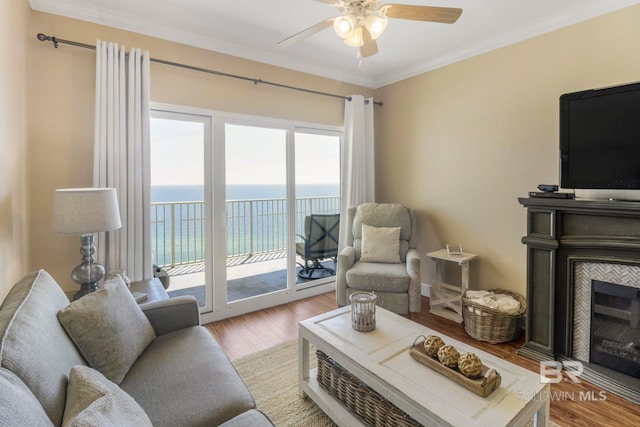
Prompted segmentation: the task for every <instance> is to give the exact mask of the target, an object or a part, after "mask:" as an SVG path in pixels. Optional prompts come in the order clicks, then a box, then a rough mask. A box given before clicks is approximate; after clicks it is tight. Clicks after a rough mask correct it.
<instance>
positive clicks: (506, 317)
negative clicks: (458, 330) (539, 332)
mask: <svg viewBox="0 0 640 427" xmlns="http://www.w3.org/2000/svg"><path fill="white" fill-rule="evenodd" d="M490 292H493V293H495V294H506V295H510V296H512V297H513V298H515V299H516V300H517V301H518V302H519V303H520V310H519V311H518V312H517V313H514V314H506V313H503V312H501V311H499V310H495V309H493V308H489V307H487V306H485V305H482V304H478V303H476V302H473V301H471V300H470V299H468V298H467V297H466V292H465V294H463V295H462V317H463V319H464V330H465V331H466V332H467V333H468V334H469V335H470V336H471V337H473V338H475V339H477V340H479V341H487V342H489V343H491V344H498V343H502V342H508V341H513V340H515V339H516V338H518V337H519V336H520V334H521V332H522V330H521V327H520V319H521V318H522V315H523V314H524V312H525V310H526V308H527V306H526V302H525V299H524V298H523V297H522V296H520V295H518V294H516V293H513V292H509V291H505V290H501V289H493V290H491V291H490Z"/></svg>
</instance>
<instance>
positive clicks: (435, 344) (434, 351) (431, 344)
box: [424, 335, 444, 357]
mask: <svg viewBox="0 0 640 427" xmlns="http://www.w3.org/2000/svg"><path fill="white" fill-rule="evenodd" d="M443 345H444V341H442V338H440V337H439V336H437V335H429V336H428V337H427V339H426V340H424V351H425V353H427V354H428V355H429V356H431V357H437V356H438V350H440V347H442V346H443Z"/></svg>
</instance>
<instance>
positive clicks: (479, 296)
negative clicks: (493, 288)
mask: <svg viewBox="0 0 640 427" xmlns="http://www.w3.org/2000/svg"><path fill="white" fill-rule="evenodd" d="M465 296H466V297H467V298H468V299H469V300H470V301H472V302H474V303H476V304H480V305H483V306H485V307H489V308H492V309H494V310H498V311H500V312H502V313H505V314H516V313H518V311H519V310H520V301H518V300H517V299H515V298H514V297H512V296H511V295H506V294H495V293H493V292H490V291H467V292H466V294H465Z"/></svg>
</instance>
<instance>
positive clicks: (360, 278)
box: [347, 261, 410, 292]
mask: <svg viewBox="0 0 640 427" xmlns="http://www.w3.org/2000/svg"><path fill="white" fill-rule="evenodd" d="M409 280H410V279H409V275H408V274H407V266H406V265H405V264H403V263H398V264H386V263H378V262H362V261H358V262H356V263H355V264H354V265H353V267H351V268H350V269H349V270H347V283H348V284H349V287H350V288H355V289H359V290H362V291H373V292H407V290H408V289H409Z"/></svg>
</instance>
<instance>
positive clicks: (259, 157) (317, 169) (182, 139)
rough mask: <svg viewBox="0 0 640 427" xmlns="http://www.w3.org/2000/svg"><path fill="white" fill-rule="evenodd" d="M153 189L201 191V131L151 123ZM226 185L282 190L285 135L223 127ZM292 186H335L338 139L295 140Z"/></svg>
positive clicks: (197, 126)
mask: <svg viewBox="0 0 640 427" xmlns="http://www.w3.org/2000/svg"><path fill="white" fill-rule="evenodd" d="M151 123H152V124H151V183H152V185H202V183H203V182H204V162H203V158H204V155H203V139H204V136H203V135H204V125H203V124H202V123H197V122H186V121H178V120H165V119H157V118H152V119H151ZM226 133H227V143H226V147H225V150H226V153H225V154H226V161H225V169H226V178H227V184H228V185H237V184H245V185H247V184H285V182H286V167H285V161H286V144H285V141H286V131H284V130H282V129H266V128H256V127H250V126H238V125H227V128H226ZM295 155H296V160H295V162H296V183H297V184H301V185H303V184H338V183H339V182H340V161H339V139H338V138H337V137H329V136H325V135H315V134H309V133H298V134H296V147H295Z"/></svg>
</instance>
